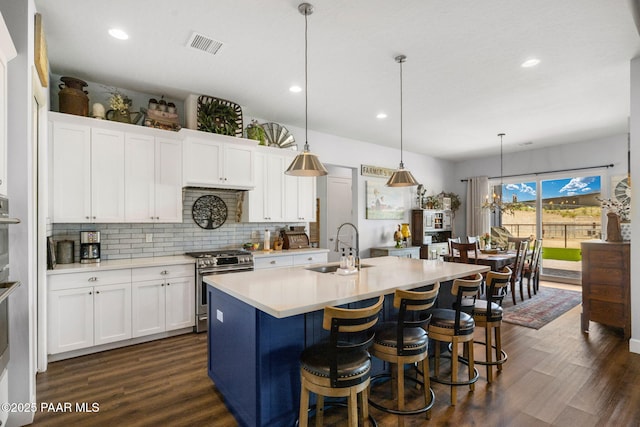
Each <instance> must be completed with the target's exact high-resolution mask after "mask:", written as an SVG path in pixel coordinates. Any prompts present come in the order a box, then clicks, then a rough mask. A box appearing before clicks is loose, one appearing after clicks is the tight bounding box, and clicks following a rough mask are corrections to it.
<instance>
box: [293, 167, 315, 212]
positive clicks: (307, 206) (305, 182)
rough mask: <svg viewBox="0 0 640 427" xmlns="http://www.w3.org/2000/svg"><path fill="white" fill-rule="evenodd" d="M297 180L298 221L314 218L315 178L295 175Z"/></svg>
mask: <svg viewBox="0 0 640 427" xmlns="http://www.w3.org/2000/svg"><path fill="white" fill-rule="evenodd" d="M297 180H298V221H306V222H313V221H315V220H316V179H315V177H297Z"/></svg>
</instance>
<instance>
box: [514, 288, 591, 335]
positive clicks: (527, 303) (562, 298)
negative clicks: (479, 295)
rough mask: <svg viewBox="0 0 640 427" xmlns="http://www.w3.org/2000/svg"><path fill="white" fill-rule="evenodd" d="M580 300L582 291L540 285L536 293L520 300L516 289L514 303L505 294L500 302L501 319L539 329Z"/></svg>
mask: <svg viewBox="0 0 640 427" xmlns="http://www.w3.org/2000/svg"><path fill="white" fill-rule="evenodd" d="M581 302H582V293H581V292H578V291H570V290H565V289H558V288H550V287H546V286H540V289H539V290H538V294H537V295H533V296H532V298H527V297H526V290H525V299H524V301H520V295H519V293H518V291H517V290H516V303H517V304H516V305H515V306H514V305H513V302H512V300H511V295H507V297H506V298H505V299H504V301H503V303H502V307H503V309H504V312H503V315H502V320H503V321H505V322H507V323H513V324H516V325H521V326H526V327H527V328H533V329H540V328H541V327H543V326H544V325H546V324H547V323H549V322H551V321H552V320H553V319H555V318H557V317H559V316H561V315H563V314H564V313H566V312H567V311H569V310H571V309H572V308H573V307H575V306H576V305H578V304H580V303H581Z"/></svg>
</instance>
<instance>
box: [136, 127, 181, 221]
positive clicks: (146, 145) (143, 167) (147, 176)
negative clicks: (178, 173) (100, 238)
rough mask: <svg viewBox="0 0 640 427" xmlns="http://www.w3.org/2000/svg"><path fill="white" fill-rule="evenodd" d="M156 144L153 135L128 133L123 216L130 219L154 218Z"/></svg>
mask: <svg viewBox="0 0 640 427" xmlns="http://www.w3.org/2000/svg"><path fill="white" fill-rule="evenodd" d="M155 144H156V143H155V138H153V137H152V136H147V135H136V134H131V133H127V134H126V135H125V154H124V164H125V171H124V181H125V189H124V194H125V204H124V211H125V215H124V216H125V221H127V222H152V221H153V220H154V219H155V216H156V214H155V194H156V192H155V186H156V185H155V179H156V178H155V173H156V172H155V147H156V145H155ZM176 161H177V160H176Z"/></svg>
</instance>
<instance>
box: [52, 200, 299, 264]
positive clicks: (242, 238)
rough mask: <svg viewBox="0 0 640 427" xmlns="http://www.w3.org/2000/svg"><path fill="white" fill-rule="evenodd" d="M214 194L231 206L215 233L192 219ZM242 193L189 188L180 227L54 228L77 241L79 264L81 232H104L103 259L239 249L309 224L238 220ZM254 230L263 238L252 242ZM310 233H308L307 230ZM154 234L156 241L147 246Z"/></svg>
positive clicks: (58, 235)
mask: <svg viewBox="0 0 640 427" xmlns="http://www.w3.org/2000/svg"><path fill="white" fill-rule="evenodd" d="M207 194H213V195H216V196H218V197H220V198H221V199H222V200H223V201H224V202H225V204H226V205H227V220H226V221H225V223H224V224H223V225H222V226H220V227H219V228H216V229H214V230H206V229H203V228H200V227H199V226H198V225H197V224H196V223H195V222H194V221H193V218H192V216H191V209H192V207H193V204H194V202H195V201H196V200H197V199H198V198H199V197H201V196H204V195H207ZM240 194H241V193H240V192H239V191H222V190H211V189H200V188H197V189H196V188H185V189H183V191H182V199H183V203H182V223H177V224H175V223H174V224H160V223H149V224H60V223H54V224H53V225H52V226H51V230H52V232H51V236H52V238H53V240H54V241H58V240H72V241H74V258H75V262H79V261H80V231H88V230H95V231H99V232H100V238H101V245H100V249H101V254H100V258H101V260H108V259H124V258H142V257H154V256H167V255H182V254H184V253H185V252H192V251H199V250H209V249H228V248H239V247H241V246H242V244H243V243H246V242H262V236H263V234H264V230H270V231H271V236H272V237H273V236H274V235H277V233H278V232H279V231H280V230H281V229H282V228H284V227H288V226H290V225H305V226H307V224H306V223H287V224H284V223H283V224H278V223H244V222H238V221H237V217H236V216H237V213H238V197H239V195H240ZM254 231H257V232H258V235H259V236H260V238H255V239H252V238H251V235H252V233H253V232H254ZM307 231H308V230H307ZM148 234H151V236H152V242H150V243H147V242H146V238H147V235H148Z"/></svg>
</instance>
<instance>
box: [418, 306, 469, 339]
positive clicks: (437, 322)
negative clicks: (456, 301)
mask: <svg viewBox="0 0 640 427" xmlns="http://www.w3.org/2000/svg"><path fill="white" fill-rule="evenodd" d="M455 326H456V312H455V310H450V309H446V308H436V309H435V310H433V312H432V313H431V323H430V324H429V328H442V329H450V330H451V335H453V333H454V329H455ZM474 327H475V321H474V320H473V317H472V316H470V315H468V314H467V313H464V312H460V329H459V331H458V335H469V334H473V330H474Z"/></svg>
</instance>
